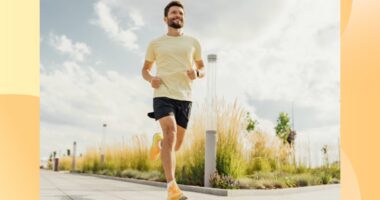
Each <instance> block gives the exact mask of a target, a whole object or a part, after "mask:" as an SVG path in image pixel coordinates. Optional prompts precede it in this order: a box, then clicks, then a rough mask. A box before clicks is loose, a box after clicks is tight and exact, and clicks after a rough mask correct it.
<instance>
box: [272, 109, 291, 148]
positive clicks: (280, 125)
mask: <svg viewBox="0 0 380 200" xmlns="http://www.w3.org/2000/svg"><path fill="white" fill-rule="evenodd" d="M275 130H276V135H277V136H278V137H279V138H281V140H282V141H283V142H284V143H288V144H289V142H288V138H289V135H290V132H291V129H290V125H289V116H288V114H287V113H284V112H281V113H280V115H279V117H278V119H277V125H276V127H275Z"/></svg>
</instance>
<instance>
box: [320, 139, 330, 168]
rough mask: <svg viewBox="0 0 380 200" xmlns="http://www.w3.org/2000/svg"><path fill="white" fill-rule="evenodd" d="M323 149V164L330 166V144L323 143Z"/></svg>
mask: <svg viewBox="0 0 380 200" xmlns="http://www.w3.org/2000/svg"><path fill="white" fill-rule="evenodd" d="M321 151H322V154H323V165H324V166H326V167H328V166H329V155H328V146H327V145H326V144H325V145H323V147H322V149H321Z"/></svg>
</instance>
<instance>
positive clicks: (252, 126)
mask: <svg viewBox="0 0 380 200" xmlns="http://www.w3.org/2000/svg"><path fill="white" fill-rule="evenodd" d="M246 121H247V127H246V130H247V131H248V132H250V131H254V130H255V127H256V124H257V123H258V122H257V120H253V119H252V118H251V114H250V113H249V112H247V116H246Z"/></svg>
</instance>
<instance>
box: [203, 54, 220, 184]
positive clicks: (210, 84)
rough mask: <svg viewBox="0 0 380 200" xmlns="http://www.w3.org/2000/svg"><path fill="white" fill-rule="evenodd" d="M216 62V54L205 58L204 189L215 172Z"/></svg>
mask: <svg viewBox="0 0 380 200" xmlns="http://www.w3.org/2000/svg"><path fill="white" fill-rule="evenodd" d="M216 60H217V56H216V54H210V55H208V56H207V61H208V66H207V75H206V77H207V100H206V105H207V119H206V145H205V148H206V149H205V174H204V175H205V176H204V185H205V187H210V176H211V175H212V174H213V173H214V172H215V171H216V140H217V134H216V126H217V115H216Z"/></svg>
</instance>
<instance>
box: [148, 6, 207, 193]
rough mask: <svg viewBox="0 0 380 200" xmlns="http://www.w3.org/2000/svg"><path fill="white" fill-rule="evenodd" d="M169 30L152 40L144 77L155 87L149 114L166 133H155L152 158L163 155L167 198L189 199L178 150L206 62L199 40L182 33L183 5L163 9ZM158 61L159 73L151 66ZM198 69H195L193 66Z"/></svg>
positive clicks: (151, 152)
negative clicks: (178, 174)
mask: <svg viewBox="0 0 380 200" xmlns="http://www.w3.org/2000/svg"><path fill="white" fill-rule="evenodd" d="M164 21H165V23H166V24H167V27H168V32H167V33H166V34H165V35H163V36H161V37H159V38H157V39H155V40H153V41H151V42H150V43H149V46H148V49H147V52H146V56H145V63H144V67H143V69H142V76H143V77H144V79H145V80H146V81H148V82H149V83H150V85H151V87H152V88H154V98H153V110H154V112H153V113H148V116H150V117H152V118H155V119H156V120H158V121H159V123H160V126H161V129H162V132H163V134H161V133H156V134H155V135H154V136H153V144H152V147H151V149H150V155H149V157H150V159H151V160H156V159H158V157H159V155H160V154H161V160H162V165H163V168H164V172H165V177H166V181H167V190H168V199H169V200H184V199H187V197H186V196H184V195H183V193H182V191H181V190H180V189H179V187H178V185H177V183H176V181H175V168H176V159H175V151H178V150H179V149H180V147H181V145H182V142H183V138H184V135H185V131H186V128H187V124H188V121H189V118H190V112H191V88H192V87H191V86H192V81H193V80H195V79H196V78H203V77H204V75H205V73H204V70H203V69H204V64H203V61H202V57H201V46H200V44H199V41H198V40H197V39H195V38H193V37H190V36H188V35H185V34H183V30H182V28H183V25H184V6H183V5H182V3H181V2H179V1H172V2H170V3H169V4H168V5H167V6H166V7H165V9H164ZM154 62H156V66H157V75H156V76H153V75H152V73H151V69H152V67H153V63H154ZM194 63H195V65H196V68H195V69H194V68H193V65H194Z"/></svg>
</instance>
